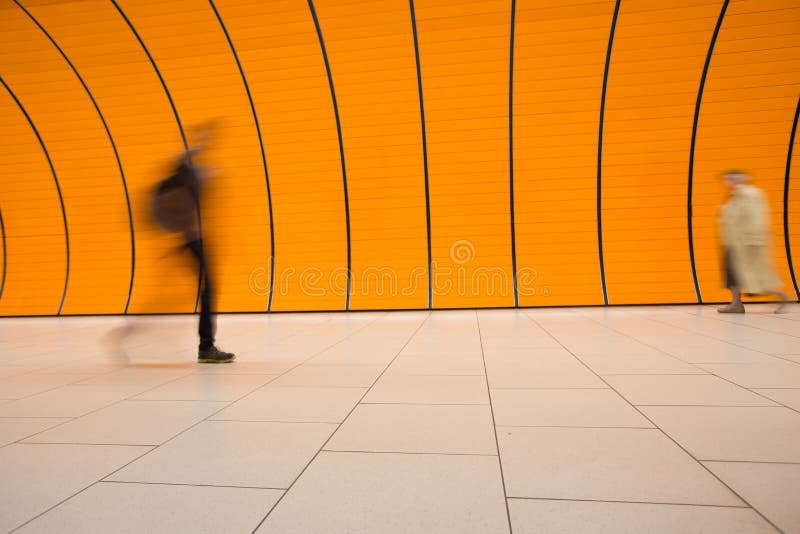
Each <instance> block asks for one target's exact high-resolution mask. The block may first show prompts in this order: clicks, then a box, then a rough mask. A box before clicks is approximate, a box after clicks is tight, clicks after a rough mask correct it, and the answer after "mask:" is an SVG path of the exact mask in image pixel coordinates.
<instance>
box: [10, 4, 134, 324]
mask: <svg viewBox="0 0 800 534" xmlns="http://www.w3.org/2000/svg"><path fill="white" fill-rule="evenodd" d="M3 15H4V21H3V31H0V50H3V51H4V52H3V53H2V54H0V70H2V72H3V78H4V79H5V80H6V83H8V84H9V85H10V86H11V87H12V88H13V89H12V90H13V91H14V92H15V93H16V94H17V97H18V98H19V99H20V101H22V103H23V106H24V107H25V109H26V110H27V112H28V114H29V115H30V116H31V119H32V120H33V121H34V123H35V124H36V125H37V128H38V130H39V133H40V135H41V136H42V139H43V141H44V143H45V144H46V145H47V147H48V152H49V153H50V157H51V159H52V161H53V165H54V166H55V168H56V173H57V174H58V177H59V183H60V185H61V192H62V196H63V199H64V205H65V209H66V213H67V219H68V221H69V226H68V231H69V232H70V263H69V271H70V277H69V282H68V286H67V293H66V297H65V299H64V305H63V309H62V313H65V314H73V313H122V312H124V311H125V305H126V302H127V297H128V292H129V288H130V280H131V274H132V272H131V254H132V248H131V239H130V224H129V220H128V211H127V204H126V199H125V194H124V190H123V187H122V182H121V178H120V172H119V168H118V165H117V162H116V159H115V157H114V154H113V152H112V150H111V145H110V142H109V140H108V138H107V137H106V136H105V132H104V130H103V127H102V123H101V121H100V120H99V117H98V115H97V113H96V111H95V110H94V108H93V106H92V104H91V101H90V99H89V97H88V95H87V94H86V92H85V91H84V89H83V88H82V86H81V85H80V83H79V81H78V79H77V77H76V76H75V75H74V73H73V72H72V71H71V69H70V68H69V66H68V64H67V63H66V61H65V60H64V59H63V57H62V56H61V55H60V54H59V52H58V50H57V49H56V48H55V47H54V46H53V45H52V44H51V43H50V41H49V40H48V39H47V37H46V36H45V35H44V33H43V32H42V31H41V30H40V29H39V28H37V27H36V25H35V24H34V23H33V22H32V21H31V20H30V19H29V18H28V17H27V15H25V13H24V12H23V11H22V10H21V9H19V8H17V7H16V5H15V4H13V3H11V2H9V3H7V4H6V5H5V9H4V10H3ZM12 50H16V52H14V53H13V54H12V52H11V51H12ZM20 75H21V76H20ZM44 79H46V80H48V82H51V83H53V84H57V85H58V87H59V94H58V97H56V98H54V95H52V94H51V92H50V91H49V90H48V87H47V85H44V86H43V85H42V84H41V83H40V81H41V80H44ZM64 107H67V108H69V109H70V110H71V111H72V113H73V115H72V116H65V115H63V114H62V113H61V111H62V109H63V108H64Z"/></svg>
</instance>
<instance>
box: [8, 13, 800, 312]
mask: <svg viewBox="0 0 800 534" xmlns="http://www.w3.org/2000/svg"><path fill="white" fill-rule="evenodd" d="M799 30H800V0H784V1H777V0H671V1H670V2H651V1H647V0H537V1H535V2H534V1H525V0H448V1H444V0H384V1H380V2H374V1H366V0H270V1H268V2H264V1H256V0H176V1H171V2H160V1H156V0H73V1H66V0H64V1H62V0H59V1H54V0H0V82H1V83H0V85H2V87H0V111H1V112H2V117H3V119H4V120H3V121H1V122H0V169H1V170H2V172H0V230H2V232H0V233H1V234H2V247H0V258H2V259H1V260H0V269H2V271H0V316H17V315H71V314H125V313H180V312H192V311H194V310H195V308H196V306H197V294H198V287H199V284H198V277H197V273H196V272H194V271H193V269H192V265H191V261H190V260H191V258H190V257H189V256H187V254H186V253H185V251H182V250H181V249H180V244H181V241H180V238H179V237H178V236H174V235H165V234H163V233H162V232H161V231H159V230H158V229H157V228H156V226H155V225H154V224H153V222H152V220H151V216H150V213H149V202H150V197H151V194H152V191H153V188H154V186H155V184H156V183H157V182H158V181H159V180H160V179H162V178H164V177H166V176H167V175H168V174H169V172H170V166H171V165H172V162H173V161H174V158H175V157H176V156H177V155H178V154H179V153H180V152H181V151H182V150H185V149H186V147H188V146H191V145H192V142H193V133H194V132H196V131H197V128H198V126H200V125H202V124H207V123H209V121H211V122H212V123H213V124H214V137H213V144H212V150H210V151H209V153H208V154H207V156H206V159H205V163H207V164H208V165H209V166H210V167H212V168H213V169H215V170H216V172H215V174H214V176H213V177H212V178H210V179H209V181H208V185H207V187H206V191H205V195H204V197H203V198H202V201H201V205H200V211H201V216H202V225H203V234H204V239H205V240H206V242H207V244H208V248H209V251H210V256H211V268H212V269H213V275H214V279H215V281H216V286H217V293H218V309H219V310H220V311H223V312H263V311H306V310H365V309H424V308H434V309H441V308H471V307H513V306H567V305H605V304H609V305H617V304H664V303H698V302H718V301H723V300H725V299H726V298H727V293H726V291H725V290H724V288H723V287H722V277H721V270H720V250H719V241H718V236H717V230H716V216H717V210H718V208H719V205H720V204H721V203H722V202H723V201H724V199H725V194H726V192H725V189H724V187H723V185H722V184H721V182H720V173H721V172H722V171H724V170H725V169H729V168H737V169H745V170H747V171H749V172H750V173H751V174H752V175H753V176H754V178H755V183H756V185H758V186H759V187H761V188H762V189H764V191H765V192H766V194H767V196H768V198H769V202H770V209H771V225H772V230H773V242H772V248H773V252H774V253H773V259H774V262H775V266H776V269H777V271H778V272H779V274H780V276H781V278H782V279H783V282H784V284H785V289H787V290H788V291H789V292H790V293H792V294H794V295H795V296H797V284H796V277H797V267H796V266H795V263H796V262H797V256H798V254H800V252H798V251H800V248H799V247H800V196H799V195H800V187H799V186H798V183H797V180H798V179H797V169H798V163H797V156H796V154H797V150H796V149H797V146H796V145H797V143H798V140H797V135H796V130H797V122H798V109H800V41H798V39H797V35H798V34H800V31H799ZM793 251H794V259H795V261H793V256H792V252H793Z"/></svg>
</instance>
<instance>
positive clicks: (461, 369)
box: [386, 356, 484, 376]
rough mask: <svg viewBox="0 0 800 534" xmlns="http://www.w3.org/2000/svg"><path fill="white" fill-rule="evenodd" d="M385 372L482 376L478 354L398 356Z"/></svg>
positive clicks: (481, 366) (481, 362)
mask: <svg viewBox="0 0 800 534" xmlns="http://www.w3.org/2000/svg"><path fill="white" fill-rule="evenodd" d="M386 374H401V375H444V376H484V366H483V358H481V357H480V356H477V357H476V356H470V357H458V356H398V357H397V359H396V360H394V362H392V364H391V365H390V366H389V368H388V369H387V370H386Z"/></svg>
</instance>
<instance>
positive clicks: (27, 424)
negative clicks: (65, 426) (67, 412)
mask: <svg viewBox="0 0 800 534" xmlns="http://www.w3.org/2000/svg"><path fill="white" fill-rule="evenodd" d="M65 421H69V419H61V418H55V417H54V418H44V417H37V418H34V419H22V418H20V419H16V418H0V447H3V446H5V445H8V444H9V443H14V442H15V441H19V440H21V439H25V438H27V437H30V436H33V435H34V434H38V433H39V432H43V431H45V430H47V429H48V428H52V427H54V426H57V425H60V424H61V423H63V422H65Z"/></svg>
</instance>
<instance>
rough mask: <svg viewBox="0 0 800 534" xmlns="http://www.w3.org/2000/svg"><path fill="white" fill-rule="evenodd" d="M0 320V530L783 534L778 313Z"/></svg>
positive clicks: (784, 429)
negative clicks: (206, 353) (211, 347)
mask: <svg viewBox="0 0 800 534" xmlns="http://www.w3.org/2000/svg"><path fill="white" fill-rule="evenodd" d="M769 312H770V308H769V307H767V306H756V305H754V306H751V307H750V308H749V310H748V314H746V315H744V316H722V315H719V314H717V313H716V311H715V309H714V307H702V306H684V307H679V306H674V307H635V308H611V309H602V308H581V309H538V310H485V311H477V312H476V311H437V312H432V313H428V312H395V313H383V312H381V313H351V314H285V315H270V316H265V315H237V316H224V317H220V320H219V342H220V345H221V346H222V347H223V348H226V349H229V350H232V351H235V352H237V353H238V356H239V357H238V360H237V362H236V363H234V364H231V365H219V366H214V365H203V366H201V365H198V364H196V363H195V362H194V356H195V354H194V346H195V343H196V340H195V333H194V328H195V324H196V318H195V317H191V316H185V317H137V318H129V319H124V318H119V317H109V318H62V319H52V318H51V319H3V320H0V349H2V350H0V474H1V477H2V478H1V480H2V483H0V532H11V531H14V532H48V533H49V532H80V533H84V532H97V533H107V532H169V533H183V532H187V533H198V532H209V533H221V532H241V533H251V532H259V533H265V532H275V533H303V534H305V533H314V532H319V533H326V534H327V533H339V532H342V533H344V532H364V533H373V532H374V533H379V534H383V533H387V534H389V533H395V532H398V533H415V534H416V533H428V532H431V533H445V532H453V533H468V532H475V533H492V532H510V531H513V532H514V533H527V532H537V533H539V532H545V533H547V532H591V533H597V532H614V533H618V532H647V533H658V532H669V533H672V532H719V533H729V532H737V533H739V532H776V531H782V532H787V533H788V532H797V533H800V306H795V307H794V308H793V309H791V311H790V313H787V314H782V315H774V314H771V313H769Z"/></svg>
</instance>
